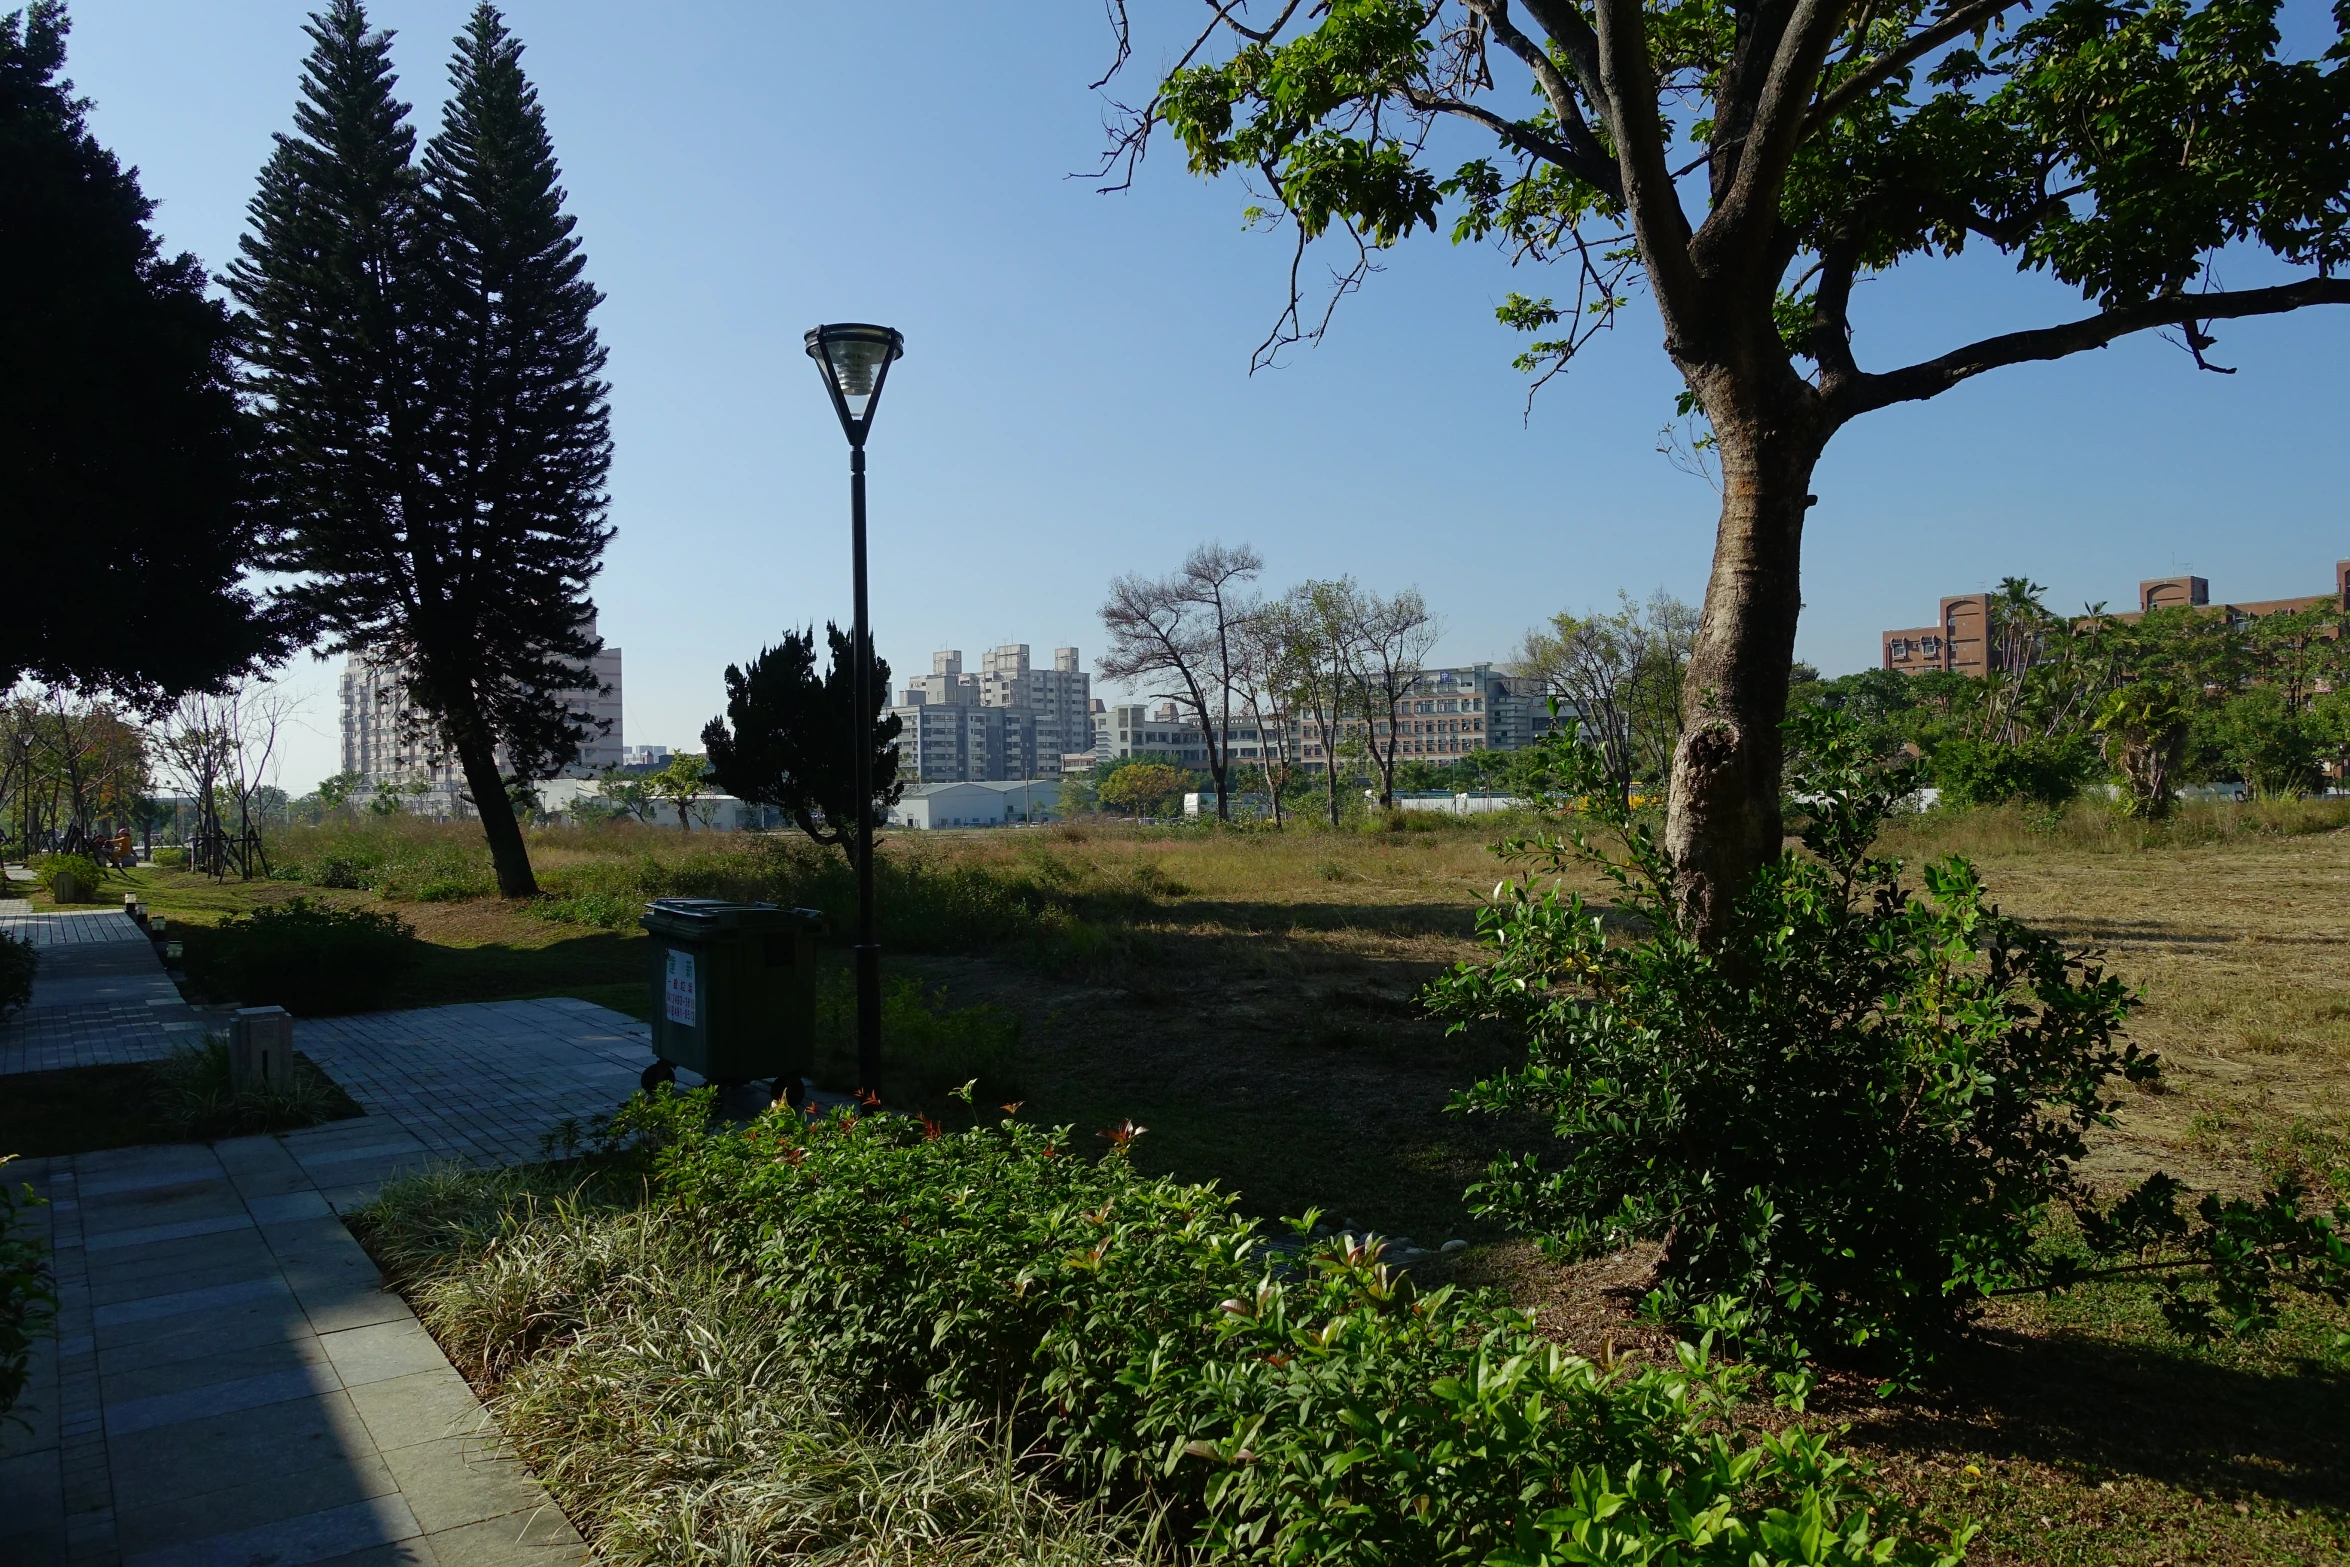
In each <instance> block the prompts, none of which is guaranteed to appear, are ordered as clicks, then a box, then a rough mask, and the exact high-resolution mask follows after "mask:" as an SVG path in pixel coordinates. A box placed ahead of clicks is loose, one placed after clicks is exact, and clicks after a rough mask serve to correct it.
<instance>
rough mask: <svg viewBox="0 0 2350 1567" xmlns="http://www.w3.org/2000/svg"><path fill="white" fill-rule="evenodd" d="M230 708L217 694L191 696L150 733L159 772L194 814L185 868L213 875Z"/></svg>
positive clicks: (218, 866)
mask: <svg viewBox="0 0 2350 1567" xmlns="http://www.w3.org/2000/svg"><path fill="white" fill-rule="evenodd" d="M232 706H233V700H232V698H230V697H228V696H226V695H224V694H222V693H220V692H216V691H196V692H191V693H190V694H188V695H187V696H184V697H181V698H180V700H179V705H178V706H176V707H174V708H173V709H172V710H171V712H170V713H169V714H167V715H165V717H164V719H163V720H162V722H161V723H159V724H158V725H157V726H156V732H155V740H156V747H157V749H158V750H160V751H161V752H162V753H163V760H164V764H165V766H166V767H168V768H169V769H170V771H171V774H172V776H173V779H174V781H175V782H176V783H177V784H178V785H179V787H180V788H181V789H183V790H185V791H186V793H187V794H188V796H189V798H190V799H191V800H192V801H193V802H194V804H195V808H196V831H195V841H194V843H193V844H192V845H191V846H190V849H191V852H190V854H189V856H188V868H189V869H190V870H204V869H210V870H212V871H213V873H214V874H215V875H219V874H223V873H224V872H225V869H226V866H225V863H224V862H223V860H222V858H221V856H220V852H219V850H220V845H221V844H222V842H223V840H224V837H225V833H224V831H223V829H222V826H221V820H220V805H221V782H222V780H223V779H225V778H227V777H228V776H229V775H230V773H231V770H232V768H233V766H234V763H233V761H232V757H233V756H234V754H235V752H236V749H237V742H236V723H235V718H234V715H233V713H232V712H231V708H232Z"/></svg>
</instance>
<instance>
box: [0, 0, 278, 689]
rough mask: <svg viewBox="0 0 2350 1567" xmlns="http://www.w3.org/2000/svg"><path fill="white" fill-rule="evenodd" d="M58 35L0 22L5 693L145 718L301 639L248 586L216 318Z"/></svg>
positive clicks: (245, 451) (240, 479)
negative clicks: (104, 128) (115, 148)
mask: <svg viewBox="0 0 2350 1567" xmlns="http://www.w3.org/2000/svg"><path fill="white" fill-rule="evenodd" d="M67 26H68V24H67V20H66V14H65V7H64V6H63V5H62V4H60V3H58V0H35V3H34V4H32V5H31V6H30V7H28V8H27V9H25V10H22V11H16V12H12V13H8V14H5V15H0V170H5V171H6V172H5V174H4V175H0V302H4V303H0V311H4V312H5V313H4V315H0V533H4V534H5V536H6V537H7V539H8V564H9V568H10V571H11V573H12V580H13V581H14V582H16V583H17V584H18V585H19V591H18V592H16V593H15V594H13V595H12V599H13V602H12V603H11V606H10V609H9V612H8V613H7V614H6V615H5V616H0V686H8V685H14V684H15V682H16V680H17V678H18V677H19V676H22V675H26V674H30V675H34V676H37V677H39V678H42V679H47V680H52V681H58V682H61V683H70V684H75V685H79V686H81V687H83V688H85V689H112V690H114V691H116V692H118V693H119V694H121V695H122V696H124V697H125V698H127V699H129V700H131V701H133V702H135V703H137V704H139V705H140V706H142V707H148V708H154V707H160V706H163V705H166V704H167V703H168V702H169V701H170V700H171V699H173V698H176V697H178V696H179V695H181V694H182V693H184V692H187V691H190V690H195V689H199V688H209V687H211V686H213V685H214V684H216V683H217V682H219V681H221V680H224V679H227V678H230V677H232V676H235V675H237V674H240V673H243V672H244V671H246V670H249V669H251V668H253V667H254V666H256V665H257V664H260V663H265V662H272V661H275V660H276V659H278V658H282V657H283V656H284V654H285V653H286V651H287V649H288V647H289V646H290V644H291V642H292V640H293V637H294V633H295V631H296V629H297V628H296V626H295V623H294V619H293V618H292V617H291V616H290V615H289V614H288V613H287V610H286V606H285V605H284V604H283V603H282V601H279V600H275V599H267V598H264V597H261V596H259V595H256V594H255V593H253V592H252V591H250V590H249V589H248V588H246V587H245V586H244V585H243V579H244V576H245V573H246V571H247V569H248V568H249V567H251V566H253V565H255V564H257V563H258V561H259V558H260V555H261V553H262V549H263V546H264V542H265V535H266V531H267V530H266V525H265V519H264V516H263V512H262V508H261V506H260V504H259V503H260V501H261V499H262V491H261V487H260V486H259V485H258V484H257V482H256V479H257V466H256V462H255V457H256V451H257V447H258V441H259V433H260V432H259V426H258V423H257V421H255V420H254V418H253V417H252V415H251V414H250V413H248V412H247V411H246V410H245V409H244V408H242V407H241V406H240V405H239V402H238V398H237V387H236V378H235V372H234V369H233V366H232V362H231V353H230V348H231V343H232V341H233V336H234V334H233V333H232V331H231V329H230V324H229V316H228V311H227V309H226V308H225V307H224V306H223V305H222V304H221V303H220V302H219V301H217V300H215V299H213V298H211V297H210V296H209V294H208V292H207V289H208V284H209V280H208V279H207V278H206V276H205V273H204V269H203V267H202V266H201V265H200V264H199V263H198V262H197V260H196V258H195V257H194V256H192V255H180V256H176V257H167V256H165V255H164V254H163V252H162V248H161V246H160V245H159V244H158V243H157V240H156V236H155V233H154V231H153V230H152V229H151V228H149V227H148V220H149V219H150V218H151V217H152V216H153V215H154V211H155V204H154V203H153V202H151V201H149V200H148V199H147V197H146V195H145V194H144V193H143V192H142V191H141V190H140V188H139V181H138V175H137V172H136V171H135V170H130V169H125V168H124V167H122V165H121V163H120V161H119V160H117V159H116V157H115V156H114V154H113V153H111V152H109V151H107V150H106V149H105V148H104V147H102V146H100V145H99V144H98V142H97V139H96V138H95V137H93V136H92V135H91V134H90V132H89V128H88V122H87V111H88V109H89V107H90V105H89V103H88V101H87V100H86V99H81V98H76V97H74V96H73V86H72V84H71V83H70V82H67V81H64V80H62V79H61V76H60V73H61V72H62V71H63V70H64V67H65V38H66V31H67ZM33 584H38V586H37V587H34V586H31V585H33Z"/></svg>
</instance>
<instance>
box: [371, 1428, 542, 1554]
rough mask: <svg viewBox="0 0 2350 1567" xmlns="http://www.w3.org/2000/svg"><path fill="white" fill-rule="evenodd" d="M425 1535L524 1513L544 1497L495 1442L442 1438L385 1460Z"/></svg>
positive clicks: (397, 1450) (397, 1451)
mask: <svg viewBox="0 0 2350 1567" xmlns="http://www.w3.org/2000/svg"><path fill="white" fill-rule="evenodd" d="M383 1459H384V1462H385V1463H387V1464H389V1465H390V1466H391V1470H392V1474H393V1476H394V1477H395V1478H396V1479H398V1480H399V1482H400V1495H401V1496H402V1497H404V1498H406V1500H407V1502H408V1505H409V1507H410V1508H412V1509H414V1511H415V1513H416V1521H417V1523H419V1524H420V1525H422V1526H423V1532H424V1533H426V1534H435V1533H438V1532H440V1531H442V1530H447V1529H459V1528H463V1527H464V1526H465V1525H467V1524H473V1523H483V1522H486V1521H488V1520H489V1519H492V1518H505V1517H508V1516H511V1515H513V1514H515V1513H518V1512H528V1511H529V1510H530V1509H532V1508H533V1507H536V1506H541V1505H544V1504H545V1498H546V1493H545V1492H544V1491H542V1490H540V1489H539V1483H538V1482H537V1481H536V1480H534V1479H532V1478H531V1476H530V1471H529V1470H527V1469H525V1468H523V1467H522V1465H521V1464H520V1463H519V1462H517V1461H516V1460H515V1459H514V1458H513V1457H511V1456H509V1455H508V1454H506V1453H505V1452H503V1451H501V1450H500V1448H499V1446H498V1444H496V1443H495V1442H490V1441H484V1440H481V1439H479V1438H475V1437H462V1436H444V1437H439V1438H436V1439H435V1440H433V1441H430V1442H417V1443H413V1444H411V1445H410V1446H407V1447H395V1448H393V1449H392V1450H391V1451H390V1452H388V1453H385V1454H384V1455H383Z"/></svg>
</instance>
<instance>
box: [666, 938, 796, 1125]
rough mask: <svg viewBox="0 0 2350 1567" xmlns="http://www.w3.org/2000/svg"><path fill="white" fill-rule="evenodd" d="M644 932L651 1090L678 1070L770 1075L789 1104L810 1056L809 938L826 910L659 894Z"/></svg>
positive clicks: (713, 1075) (714, 1075)
mask: <svg viewBox="0 0 2350 1567" xmlns="http://www.w3.org/2000/svg"><path fill="white" fill-rule="evenodd" d="M637 923H638V924H640V925H642V926H643V927H644V928H645V930H646V931H647V933H649V934H650V935H651V936H652V938H653V939H652V942H651V947H652V982H653V1054H654V1055H656V1056H658V1057H659V1058H660V1059H659V1060H657V1061H655V1062H654V1063H653V1064H652V1065H651V1066H649V1067H647V1068H645V1073H644V1087H645V1091H646V1092H648V1093H650V1092H651V1091H652V1090H653V1088H654V1086H655V1085H657V1084H660V1083H667V1082H674V1081H675V1080H676V1077H677V1069H678V1068H679V1067H684V1068H685V1069H686V1070H687V1071H689V1072H695V1073H698V1074H700V1076H701V1077H702V1079H703V1081H705V1082H710V1083H716V1084H719V1085H720V1086H722V1087H734V1086H736V1085H739V1084H744V1083H749V1082H753V1081H755V1080H757V1079H759V1078H773V1079H774V1080H775V1092H776V1094H777V1095H779V1096H780V1097H782V1098H785V1099H788V1100H790V1101H791V1102H792V1103H793V1104H795V1105H796V1104H798V1103H800V1102H801V1101H802V1100H803V1099H804V1098H805V1097H806V1090H805V1088H804V1087H803V1086H802V1081H801V1080H802V1079H803V1078H805V1077H806V1076H807V1075H808V1073H809V1071H810V1070H811V1069H812V1068H813V1067H814V1066H815V1062H816V936H817V933H818V932H819V931H821V930H822V929H823V928H824V916H823V915H822V914H820V913H818V912H817V911H816V910H814V909H787V908H784V907H782V906H781V905H779V904H774V903H729V902H727V901H726V900H724V899H723V898H662V899H659V900H657V901H655V902H654V903H653V904H651V905H650V906H649V907H648V909H647V910H646V912H645V914H644V916H643V918H641V919H639V920H638V921H637Z"/></svg>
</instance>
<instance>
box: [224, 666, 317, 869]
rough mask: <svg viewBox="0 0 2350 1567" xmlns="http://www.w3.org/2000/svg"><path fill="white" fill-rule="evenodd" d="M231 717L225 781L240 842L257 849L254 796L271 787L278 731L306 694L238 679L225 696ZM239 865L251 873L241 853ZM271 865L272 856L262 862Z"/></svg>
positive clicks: (257, 833) (257, 837)
mask: <svg viewBox="0 0 2350 1567" xmlns="http://www.w3.org/2000/svg"><path fill="white" fill-rule="evenodd" d="M224 701H225V706H226V709H227V719H228V736H229V752H228V768H227V771H226V773H225V775H224V776H223V779H222V781H223V782H224V783H225V784H226V785H227V786H228V790H229V794H230V797H231V798H232V799H233V800H234V801H235V802H236V807H237V841H238V843H239V844H240V845H243V846H247V847H249V848H251V849H253V850H255V851H257V850H258V848H259V845H260V841H261V835H260V824H259V823H258V822H256V821H255V820H254V819H253V801H254V796H255V795H257V794H258V793H259V792H260V791H261V790H263V789H265V788H267V787H269V782H270V779H271V778H272V777H273V776H275V765H274V764H275V762H276V758H277V738H278V731H279V730H280V729H282V728H284V726H285V723H286V721H287V720H288V719H289V718H291V717H293V715H294V713H295V712H296V710H297V709H299V708H300V706H301V705H302V704H301V699H300V698H299V697H297V696H295V695H293V694H292V693H291V692H288V691H286V690H285V689H283V688H282V687H279V686H275V685H266V684H254V683H248V682H245V681H239V682H238V683H237V684H235V685H233V686H231V687H230V688H229V689H228V691H227V693H226V696H225V699H224ZM238 864H239V866H240V868H241V869H242V870H243V872H244V874H246V875H247V876H250V875H251V874H252V866H251V863H250V861H249V860H248V859H247V858H246V857H245V856H244V855H242V854H240V856H239V859H238ZM262 864H263V866H264V867H265V868H266V867H267V865H268V861H267V859H266V858H264V859H263V861H262Z"/></svg>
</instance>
